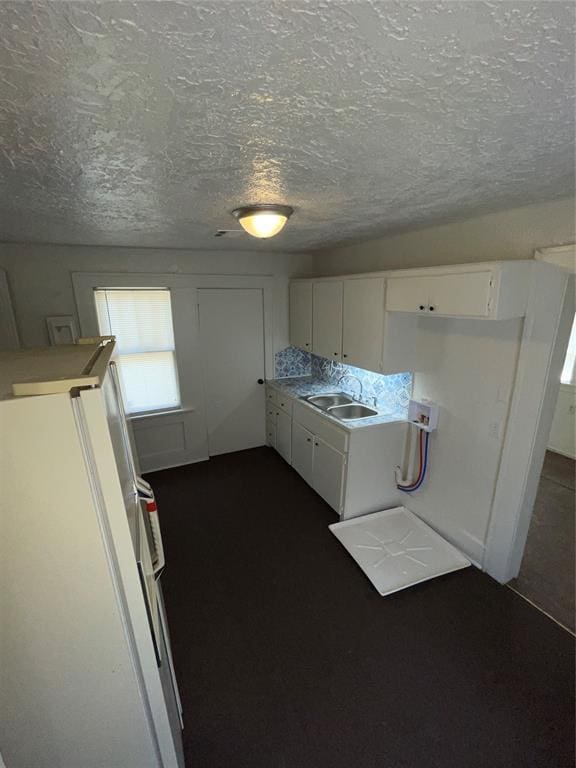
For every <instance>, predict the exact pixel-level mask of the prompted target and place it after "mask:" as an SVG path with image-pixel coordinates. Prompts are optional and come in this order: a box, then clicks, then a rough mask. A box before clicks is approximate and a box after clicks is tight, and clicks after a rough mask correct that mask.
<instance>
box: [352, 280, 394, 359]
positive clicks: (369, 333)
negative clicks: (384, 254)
mask: <svg viewBox="0 0 576 768" xmlns="http://www.w3.org/2000/svg"><path fill="white" fill-rule="evenodd" d="M383 332H384V278H381V277H377V278H361V279H358V280H345V281H344V320H343V330H342V361H343V362H344V363H346V364H347V365H355V366H357V367H358V368H365V369H367V370H369V371H380V369H381V364H382V346H383Z"/></svg>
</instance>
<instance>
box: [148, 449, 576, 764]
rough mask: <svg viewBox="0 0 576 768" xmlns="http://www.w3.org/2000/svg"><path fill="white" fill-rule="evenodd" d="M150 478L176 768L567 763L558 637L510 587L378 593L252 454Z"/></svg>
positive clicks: (568, 666)
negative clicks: (177, 720)
mask: <svg viewBox="0 0 576 768" xmlns="http://www.w3.org/2000/svg"><path fill="white" fill-rule="evenodd" d="M149 480H150V482H152V484H153V485H154V488H155V490H156V492H157V496H158V500H159V506H160V514H161V518H162V527H163V532H164V539H165V548H166V554H167V567H166V572H165V575H164V577H163V584H164V591H165V596H166V602H167V609H168V615H169V621H170V626H171V632H172V642H173V650H174V656H175V663H176V668H177V674H178V678H179V682H180V690H181V693H182V698H183V705H184V709H185V713H184V715H185V723H186V728H185V732H184V739H185V751H186V756H187V765H188V766H189V768H420V767H422V768H467V767H468V766H470V768H472V767H473V768H547V767H548V766H549V767H550V768H572V766H573V765H574V752H573V725H572V724H573V714H574V710H573V697H572V686H573V676H574V665H573V653H572V637H571V636H570V634H568V633H567V632H565V631H564V630H562V629H561V628H560V627H559V626H558V625H557V624H555V623H554V622H552V621H550V620H549V619H547V618H546V616H544V615H543V614H542V613H540V612H539V611H537V610H536V609H534V608H532V607H531V606H530V605H529V604H528V603H526V602H525V601H524V600H522V598H520V597H519V596H518V595H516V594H515V593H514V592H512V591H511V590H510V589H507V588H505V587H502V586H500V585H498V584H497V583H496V582H494V581H492V580H491V579H490V578H489V577H487V576H485V575H484V574H482V573H480V572H479V571H477V570H475V569H473V568H469V569H466V570H464V571H459V572H457V573H454V574H450V575H448V576H445V577H442V578H440V579H436V580H435V581H430V582H426V583H424V584H421V585H419V586H417V587H414V588H412V589H409V590H406V591H404V592H399V593H397V594H396V595H393V596H391V597H387V598H382V597H379V595H378V594H377V593H376V591H375V590H374V588H373V587H372V586H371V584H370V583H369V582H368V580H367V579H366V577H365V576H364V575H363V574H362V572H361V571H360V569H359V568H358V567H357V566H356V565H355V563H354V562H353V561H352V559H351V558H350V557H349V556H348V555H347V553H346V552H345V550H344V549H343V548H342V547H341V545H340V544H339V543H338V542H337V540H336V539H335V538H334V537H333V536H332V535H331V534H330V532H329V531H328V530H327V525H328V524H329V523H331V522H333V521H334V520H335V516H334V513H333V512H332V511H331V510H330V509H329V508H328V507H327V506H326V505H325V504H324V502H323V501H322V500H321V499H320V498H319V497H318V496H317V495H316V494H315V493H314V492H313V491H312V490H311V489H310V488H309V487H308V486H307V485H306V484H305V483H304V482H303V481H302V480H301V479H300V478H299V476H298V475H297V474H296V473H295V472H294V471H293V470H292V469H291V468H290V467H289V466H288V465H287V464H285V463H284V461H283V460H282V459H281V458H280V457H279V456H278V455H277V454H276V453H275V452H274V451H272V450H271V449H268V448H257V449H254V450H251V451H243V452H241V453H236V454H229V455H226V456H221V457H218V458H215V459H212V460H211V461H209V462H204V463H202V464H196V465H192V466H188V467H183V468H180V469H174V470H166V471H164V472H157V473H155V474H153V475H149Z"/></svg>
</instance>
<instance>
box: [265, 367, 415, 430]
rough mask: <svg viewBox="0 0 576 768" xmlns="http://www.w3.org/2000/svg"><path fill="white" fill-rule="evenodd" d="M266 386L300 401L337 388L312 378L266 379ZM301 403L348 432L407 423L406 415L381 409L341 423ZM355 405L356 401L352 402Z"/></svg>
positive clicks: (321, 411)
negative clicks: (376, 413)
mask: <svg viewBox="0 0 576 768" xmlns="http://www.w3.org/2000/svg"><path fill="white" fill-rule="evenodd" d="M266 385H267V386H269V387H273V388H274V389H275V390H277V391H278V392H281V393H283V394H285V395H287V396H288V397H293V398H296V399H301V398H303V397H309V396H310V395H325V394H330V393H333V392H338V391H339V389H338V386H337V385H336V384H330V383H329V382H326V381H323V380H322V379H316V378H314V376H296V377H292V378H284V379H266ZM302 402H303V403H304V404H305V405H306V406H308V408H312V410H313V411H315V412H316V413H318V414H320V415H321V416H323V417H324V418H325V419H328V420H329V421H331V422H332V423H333V424H337V425H338V426H339V427H341V428H342V429H345V430H347V431H348V432H355V431H356V430H358V429H366V428H367V427H379V426H382V425H383V424H393V423H394V424H395V423H397V422H399V421H407V413H406V412H404V413H402V412H398V411H396V412H394V411H386V410H384V409H381V408H375V409H374V410H377V411H378V415H377V416H370V417H369V418H367V419H358V420H357V421H342V420H341V419H337V418H336V417H335V416H331V415H330V413H328V411H324V410H322V409H321V408H316V406H314V405H312V403H308V402H306V401H304V400H302ZM354 402H355V403H357V402H358V401H354ZM362 405H366V406H367V407H368V408H372V407H373V406H371V405H369V404H368V403H362Z"/></svg>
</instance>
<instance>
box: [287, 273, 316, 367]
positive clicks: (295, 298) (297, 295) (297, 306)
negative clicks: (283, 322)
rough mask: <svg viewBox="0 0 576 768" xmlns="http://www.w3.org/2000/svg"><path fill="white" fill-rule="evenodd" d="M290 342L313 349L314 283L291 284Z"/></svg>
mask: <svg viewBox="0 0 576 768" xmlns="http://www.w3.org/2000/svg"><path fill="white" fill-rule="evenodd" d="M290 344H291V345H292V346H293V347H300V349H304V350H306V351H307V352H310V351H311V350H312V283H311V282H310V283H308V282H302V283H291V285H290Z"/></svg>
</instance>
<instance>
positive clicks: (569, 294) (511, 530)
mask: <svg viewBox="0 0 576 768" xmlns="http://www.w3.org/2000/svg"><path fill="white" fill-rule="evenodd" d="M567 249H570V250H569V251H568V250H567ZM559 250H560V249H558V248H552V249H550V253H547V251H546V249H543V250H540V251H538V252H536V254H535V261H534V264H533V267H532V276H531V282H530V291H529V296H528V303H527V308H526V317H525V319H524V329H523V334H522V341H521V346H520V353H519V357H518V364H517V371H516V383H515V386H514V394H513V397H512V402H511V406H510V414H509V417H508V428H507V430H506V436H505V439H504V445H503V450H502V456H501V460H500V469H499V472H498V478H497V481H496V488H495V493H494V499H493V505H492V513H491V517H490V522H489V526H488V532H487V538H486V549H485V556H484V570H486V571H487V573H489V574H490V575H491V576H493V577H494V578H495V579H496V580H497V581H499V582H500V583H502V584H505V583H506V582H508V581H510V580H511V579H513V578H515V577H516V576H517V575H518V572H519V570H520V565H521V563H522V557H523V555H524V548H525V545H526V539H527V536H528V529H529V527H530V520H531V518H532V512H533V510H534V502H535V499H536V493H537V491H538V484H539V482H540V475H541V472H542V465H543V463H544V456H545V453H546V448H547V445H548V438H549V434H550V428H551V426H552V419H553V417H554V408H555V405H556V400H557V397H558V391H559V387H560V373H561V370H562V366H563V364H564V358H565V356H566V349H567V347H568V340H569V337H570V331H571V328H572V323H573V320H574V310H575V299H574V280H575V278H574V263H575V260H574V254H575V252H576V249H575V246H563V248H562V259H561V261H562V263H565V264H566V266H567V267H568V269H566V268H562V267H560V266H559V264H558V256H559V255H560V254H559ZM567 253H568V254H569V255H570V254H571V258H569V259H568V260H566V254H567Z"/></svg>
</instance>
